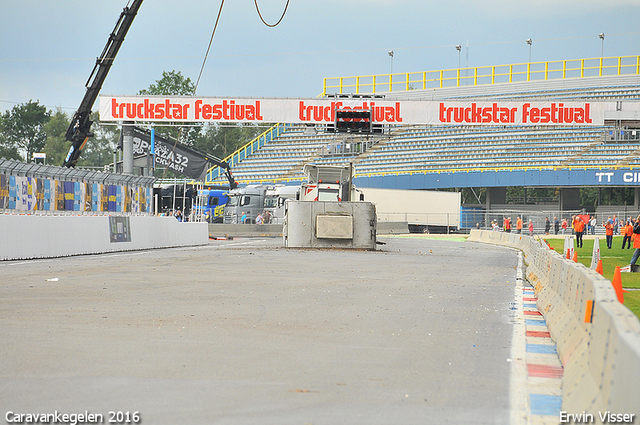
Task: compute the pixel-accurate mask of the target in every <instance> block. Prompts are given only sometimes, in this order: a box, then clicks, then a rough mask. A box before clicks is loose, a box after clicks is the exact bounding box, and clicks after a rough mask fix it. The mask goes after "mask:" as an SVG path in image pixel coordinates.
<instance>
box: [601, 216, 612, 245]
mask: <svg viewBox="0 0 640 425" xmlns="http://www.w3.org/2000/svg"><path fill="white" fill-rule="evenodd" d="M602 225H603V226H604V230H605V234H606V237H607V249H611V245H612V244H613V220H612V219H611V217H608V218H607V221H605V222H604V223H602Z"/></svg>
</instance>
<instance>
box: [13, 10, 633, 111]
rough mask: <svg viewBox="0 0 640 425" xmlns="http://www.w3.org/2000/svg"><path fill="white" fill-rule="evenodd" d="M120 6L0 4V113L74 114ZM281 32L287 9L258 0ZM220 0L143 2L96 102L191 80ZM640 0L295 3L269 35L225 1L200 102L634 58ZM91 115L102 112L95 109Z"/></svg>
mask: <svg viewBox="0 0 640 425" xmlns="http://www.w3.org/2000/svg"><path fill="white" fill-rule="evenodd" d="M126 1H127V0H121V1H119V0H109V1H97V0H57V1H48V0H19V1H8V0H4V1H3V2H2V7H1V11H2V12H1V14H0V19H1V21H2V25H0V40H2V41H1V42H0V112H1V111H4V110H7V109H11V108H12V107H13V106H14V105H16V104H21V103H25V102H28V101H29V100H34V101H35V100H37V101H39V102H40V103H41V104H43V105H46V106H47V107H48V108H51V109H53V108H56V107H62V108H63V109H64V110H65V111H66V112H67V113H69V114H71V113H72V112H73V111H75V110H76V109H77V107H78V106H79V104H80V101H81V100H82V97H83V96H84V93H85V87H84V84H85V83H86V81H87V79H88V77H89V74H90V72H91V70H92V68H93V65H94V63H95V58H96V57H97V56H98V55H99V54H100V53H101V52H102V50H103V48H104V46H105V44H106V42H107V38H108V35H109V34H110V32H111V31H112V30H113V27H114V25H115V23H116V21H117V19H118V17H119V15H120V12H121V11H122V9H123V8H124V7H125V6H126V4H127V3H126ZM258 4H259V6H260V8H261V11H262V14H263V17H264V18H265V20H267V22H270V23H275V22H276V21H277V19H278V18H279V17H280V15H281V13H282V10H283V8H284V6H285V4H286V0H259V1H258ZM219 7H220V1H219V0H213V1H212V0H208V1H204V0H185V1H182V2H176V1H175V0H146V1H145V2H144V3H143V4H142V7H141V8H140V11H139V13H138V16H137V17H136V18H135V21H134V22H133V25H132V27H131V30H130V31H129V34H128V35H127V38H126V40H125V42H124V44H123V46H122V48H121V50H120V52H119V54H118V57H117V58H116V61H115V63H114V65H113V67H112V69H111V71H110V73H109V75H108V77H107V79H106V82H105V84H104V86H103V89H102V92H101V93H102V94H114V95H116V94H117V95H127V94H128V95H131V94H136V93H137V92H138V91H139V90H141V89H145V88H148V87H149V85H150V84H152V83H154V82H155V81H156V80H158V79H160V78H161V76H162V71H172V70H176V71H180V72H182V74H183V75H184V76H186V77H190V78H191V79H192V80H193V81H194V82H195V80H196V79H197V77H198V73H199V71H200V66H201V64H202V60H203V57H204V54H205V52H206V49H207V45H208V43H209V39H210V37H211V31H212V29H213V25H214V23H215V18H216V15H217V13H218V9H219ZM638 17H640V0H606V1H602V0H553V1H552V0H537V1H533V2H529V1H526V2H525V1H522V0H483V1H464V0H446V1H443V0H440V1H431V0H322V1H310V0H305V1H301V0H290V4H289V10H288V12H287V14H286V16H285V17H284V19H283V21H282V23H281V24H280V25H278V26H277V27H275V28H268V27H266V26H265V25H264V24H263V23H262V22H261V21H260V19H259V17H258V14H257V12H256V9H255V6H254V2H253V0H227V1H226V2H225V5H224V8H223V11H222V16H221V18H220V23H219V25H218V30H217V32H216V36H215V38H214V40H213V45H212V47H211V52H210V54H209V59H208V61H207V65H206V68H205V70H204V73H203V76H202V79H201V82H200V85H199V87H198V93H197V94H198V95H200V96H234V97H252V96H255V97H315V96H316V95H318V94H320V93H321V92H322V80H323V78H324V77H339V76H352V75H370V74H383V73H388V72H389V71H390V67H391V63H390V61H391V58H390V57H389V55H388V54H387V52H388V51H389V50H393V51H394V58H393V71H394V72H418V71H428V70H438V69H450V68H457V66H458V52H457V51H456V49H455V45H457V44H460V45H462V46H463V50H462V53H461V65H462V67H464V66H465V65H468V66H482V65H499V64H509V63H522V62H527V61H528V58H529V47H528V46H527V44H526V41H525V40H526V39H528V38H531V39H532V40H533V44H532V47H531V54H532V61H534V62H536V61H550V60H563V59H578V58H593V57H600V54H601V48H602V44H601V40H600V39H599V38H598V34H599V33H602V32H604V33H605V41H604V56H632V55H639V54H640V24H639V23H638ZM95 109H97V102H96V106H95V107H94V110H95Z"/></svg>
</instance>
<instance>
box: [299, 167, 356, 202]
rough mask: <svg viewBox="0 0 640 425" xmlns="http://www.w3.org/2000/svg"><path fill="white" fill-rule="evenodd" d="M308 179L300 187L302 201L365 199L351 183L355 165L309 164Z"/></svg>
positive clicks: (307, 169) (305, 172)
mask: <svg viewBox="0 0 640 425" xmlns="http://www.w3.org/2000/svg"><path fill="white" fill-rule="evenodd" d="M304 174H305V175H306V176H307V181H306V182H305V183H302V186H301V188H300V196H299V200H300V201H332V202H343V201H344V202H348V201H357V200H361V201H362V200H364V199H361V197H360V194H359V193H358V191H357V190H356V188H355V186H353V184H352V183H351V180H352V177H353V167H352V166H351V164H349V165H347V166H333V165H315V164H307V165H305V166H304Z"/></svg>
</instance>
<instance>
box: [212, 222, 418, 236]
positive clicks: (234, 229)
mask: <svg viewBox="0 0 640 425" xmlns="http://www.w3.org/2000/svg"><path fill="white" fill-rule="evenodd" d="M408 233H409V225H408V224H407V222H406V221H403V222H402V221H378V225H377V228H376V234H378V235H406V234H408ZM209 237H210V238H232V237H237V238H240V237H282V224H221V223H216V224H209Z"/></svg>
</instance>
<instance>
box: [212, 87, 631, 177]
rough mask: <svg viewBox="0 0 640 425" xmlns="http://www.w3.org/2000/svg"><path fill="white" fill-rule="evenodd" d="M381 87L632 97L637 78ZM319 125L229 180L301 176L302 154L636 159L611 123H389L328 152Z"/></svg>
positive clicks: (394, 162)
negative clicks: (352, 147)
mask: <svg viewBox="0 0 640 425" xmlns="http://www.w3.org/2000/svg"><path fill="white" fill-rule="evenodd" d="M497 86H502V87H501V88H496V87H497ZM420 92H422V93H420ZM389 95H393V96H389V98H395V99H420V98H421V96H422V97H424V96H426V95H428V96H429V97H430V98H432V99H458V100H468V99H479V100H481V99H484V100H486V99H489V98H490V99H503V100H504V99H531V100H542V99H545V100H548V99H554V100H578V99H579V100H593V99H596V100H604V99H607V100H611V99H634V100H638V99H640V79H638V78H637V77H635V78H631V77H628V76H625V77H618V78H617V79H616V78H614V77H608V78H606V79H605V78H594V79H586V78H583V79H579V81H577V82H571V81H568V80H563V81H562V84H558V83H553V82H541V83H540V82H537V83H533V82H532V83H518V84H503V85H492V86H488V87H486V88H484V89H483V88H482V87H480V86H475V87H473V88H465V87H459V88H446V89H441V90H436V91H434V90H430V91H429V93H425V92H424V91H422V90H412V91H408V92H405V93H404V94H403V93H397V92H393V93H390V94H389ZM319 130H320V131H318V132H317V133H316V132H315V131H314V132H312V133H313V134H309V128H308V127H307V126H304V125H292V126H290V127H288V129H287V130H286V131H284V132H283V133H282V134H280V136H278V137H275V138H273V139H272V140H271V141H269V142H268V143H267V144H265V145H264V146H263V147H262V148H260V149H258V150H257V151H255V152H254V153H253V154H251V155H248V156H247V157H246V158H245V159H244V160H243V161H241V162H240V163H239V164H238V165H236V166H235V167H234V170H233V171H234V175H235V177H236V180H238V181H239V182H241V183H242V182H246V183H250V182H275V181H282V180H295V179H303V178H304V176H303V174H302V169H303V167H304V164H306V163H309V162H314V163H316V164H331V165H343V164H348V163H349V162H351V163H353V164H354V168H355V172H356V175H368V174H383V175H384V174H395V173H409V172H436V171H444V170H448V171H453V172H455V171H468V170H471V169H513V168H525V169H526V168H540V167H554V168H571V167H585V166H590V167H592V166H602V167H611V166H634V165H635V166H638V165H640V130H638V131H633V132H631V131H630V132H627V133H623V135H622V136H623V137H620V135H619V136H618V139H622V140H615V137H614V135H615V131H616V129H615V128H613V127H609V126H600V127H593V126H590V127H581V126H573V127H566V126H565V127H560V126H558V127H532V126H469V125H467V126H462V125H448V126H444V125H442V126H397V127H392V128H389V129H388V130H389V131H388V132H387V133H386V135H383V136H377V139H376V140H375V142H376V143H375V144H374V145H373V146H372V147H369V148H368V149H367V150H366V151H364V150H363V151H362V152H358V153H353V152H346V153H345V152H343V151H339V152H333V153H332V151H331V146H332V145H333V146H334V147H335V145H340V143H341V141H340V139H339V138H336V137H337V136H336V135H334V134H332V133H324V132H322V131H321V130H322V129H319ZM618 134H619V133H618ZM338 137H340V136H338ZM342 143H343V144H344V143H345V142H344V141H343V142H342ZM221 182H222V181H221Z"/></svg>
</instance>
